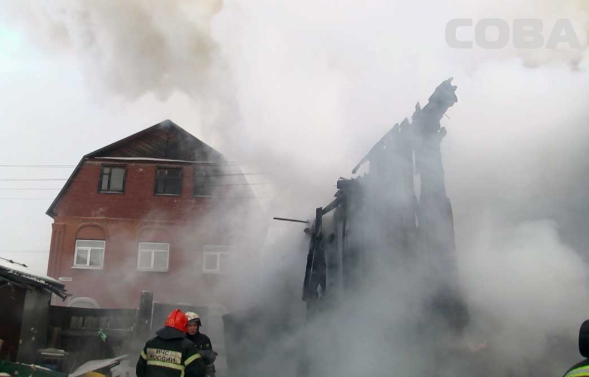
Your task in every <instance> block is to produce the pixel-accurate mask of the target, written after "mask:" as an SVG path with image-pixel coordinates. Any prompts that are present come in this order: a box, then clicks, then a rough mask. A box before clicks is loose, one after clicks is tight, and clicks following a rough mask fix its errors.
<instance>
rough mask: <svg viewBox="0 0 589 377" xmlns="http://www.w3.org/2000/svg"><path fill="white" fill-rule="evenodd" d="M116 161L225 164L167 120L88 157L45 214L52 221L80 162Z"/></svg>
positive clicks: (192, 137)
mask: <svg viewBox="0 0 589 377" xmlns="http://www.w3.org/2000/svg"><path fill="white" fill-rule="evenodd" d="M107 157H115V158H116V157H119V158H128V159H135V160H142V159H145V160H150V159H152V160H153V159H165V160H168V161H170V162H171V161H177V162H188V163H190V162H209V163H210V162H215V163H225V162H226V161H225V158H224V157H223V155H222V154H221V153H219V152H218V151H216V150H215V149H213V148H212V147H210V146H208V145H207V144H206V143H204V142H203V141H201V140H199V139H197V138H196V137H194V136H193V135H192V134H190V133H189V132H188V131H186V130H184V129H182V128H181V127H180V126H178V125H177V124H176V123H174V122H172V121H171V120H169V119H166V120H164V121H163V122H160V123H158V124H155V125H153V126H151V127H149V128H146V129H144V130H143V131H139V132H137V133H135V134H133V135H131V136H127V137H126V138H124V139H121V140H119V141H116V142H114V143H112V144H109V145H107V146H105V147H103V148H100V149H98V150H96V151H94V152H91V153H88V154H87V155H85V156H84V157H82V159H81V160H80V162H79V163H78V165H77V166H76V168H75V169H74V171H73V172H72V174H71V175H70V177H69V178H68V180H67V182H66V183H65V185H64V186H63V188H62V189H61V191H60V192H59V194H57V197H56V198H55V200H53V202H52V203H51V205H50V206H49V209H48V210H47V212H46V214H47V215H48V216H50V217H54V216H55V215H56V213H55V211H54V210H55V207H56V206H57V204H58V203H59V201H60V200H61V198H62V197H63V196H64V195H65V193H66V191H67V189H68V188H69V186H70V185H71V184H72V182H73V181H74V178H75V177H76V176H77V175H78V173H79V171H80V169H81V167H82V165H83V164H84V161H85V160H87V159H92V158H107Z"/></svg>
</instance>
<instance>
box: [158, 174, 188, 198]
mask: <svg viewBox="0 0 589 377" xmlns="http://www.w3.org/2000/svg"><path fill="white" fill-rule="evenodd" d="M154 193H155V195H176V196H179V195H180V194H182V169H180V168H157V171H156V173H155V192H154Z"/></svg>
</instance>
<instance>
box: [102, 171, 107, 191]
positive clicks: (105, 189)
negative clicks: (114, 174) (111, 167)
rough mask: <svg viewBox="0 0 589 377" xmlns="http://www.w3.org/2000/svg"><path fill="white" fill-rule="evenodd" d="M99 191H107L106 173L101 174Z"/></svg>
mask: <svg viewBox="0 0 589 377" xmlns="http://www.w3.org/2000/svg"><path fill="white" fill-rule="evenodd" d="M100 190H101V191H108V174H103V175H102V185H101V186H100Z"/></svg>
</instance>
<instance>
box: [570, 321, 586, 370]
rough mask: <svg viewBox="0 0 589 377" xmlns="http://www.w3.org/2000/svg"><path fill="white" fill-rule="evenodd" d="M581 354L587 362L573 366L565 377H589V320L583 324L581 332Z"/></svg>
mask: <svg viewBox="0 0 589 377" xmlns="http://www.w3.org/2000/svg"><path fill="white" fill-rule="evenodd" d="M579 352H580V353H581V355H582V356H583V357H585V360H583V361H581V362H579V363H577V364H575V365H573V366H572V367H571V368H570V369H569V370H568V371H567V372H566V373H565V374H564V377H572V376H575V377H589V320H586V321H585V322H583V324H582V325H581V329H580V330H579Z"/></svg>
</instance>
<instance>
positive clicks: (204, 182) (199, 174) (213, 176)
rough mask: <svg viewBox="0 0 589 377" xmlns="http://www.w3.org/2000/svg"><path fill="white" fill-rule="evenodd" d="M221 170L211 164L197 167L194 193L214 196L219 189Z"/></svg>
mask: <svg viewBox="0 0 589 377" xmlns="http://www.w3.org/2000/svg"><path fill="white" fill-rule="evenodd" d="M221 174H222V173H221V171H220V170H219V169H217V168H214V167H210V166H202V167H197V168H195V170H194V195H195V196H214V194H215V191H217V189H219V184H220V177H221Z"/></svg>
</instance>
